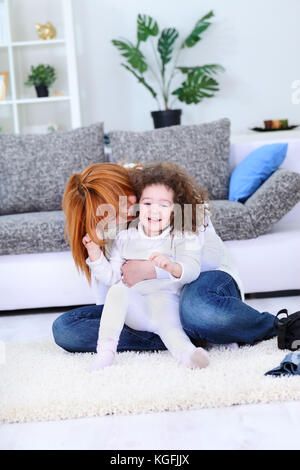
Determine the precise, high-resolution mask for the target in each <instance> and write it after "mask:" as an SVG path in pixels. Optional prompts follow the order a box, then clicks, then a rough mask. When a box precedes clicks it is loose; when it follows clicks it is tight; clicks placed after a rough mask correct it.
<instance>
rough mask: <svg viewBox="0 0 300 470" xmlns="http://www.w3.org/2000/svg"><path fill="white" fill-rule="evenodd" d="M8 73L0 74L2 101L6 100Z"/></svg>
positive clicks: (0, 97) (0, 96)
mask: <svg viewBox="0 0 300 470" xmlns="http://www.w3.org/2000/svg"><path fill="white" fill-rule="evenodd" d="M7 82H8V72H0V101H5V100H6V90H7Z"/></svg>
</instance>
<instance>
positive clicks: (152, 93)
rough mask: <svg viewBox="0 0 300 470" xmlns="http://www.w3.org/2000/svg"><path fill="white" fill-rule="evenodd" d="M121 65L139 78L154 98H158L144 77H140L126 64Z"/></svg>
mask: <svg viewBox="0 0 300 470" xmlns="http://www.w3.org/2000/svg"><path fill="white" fill-rule="evenodd" d="M121 65H122V67H124V68H125V69H126V70H128V71H129V72H131V73H132V74H133V75H134V76H135V78H137V79H138V81H139V82H140V83H142V85H144V86H145V87H146V88H147V90H149V91H150V93H151V95H152V96H153V98H156V96H157V93H156V91H154V90H153V88H152V87H151V86H150V85H148V83H147V82H146V80H145V79H144V77H142V76H140V75H138V74H137V73H136V72H135V71H134V70H132V69H131V68H130V67H129V66H128V65H126V64H121Z"/></svg>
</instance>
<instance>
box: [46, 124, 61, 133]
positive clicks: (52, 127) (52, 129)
mask: <svg viewBox="0 0 300 470" xmlns="http://www.w3.org/2000/svg"><path fill="white" fill-rule="evenodd" d="M58 130H59V127H58V124H56V123H55V122H49V123H48V126H47V132H48V133H49V134H51V133H52V132H56V131H58Z"/></svg>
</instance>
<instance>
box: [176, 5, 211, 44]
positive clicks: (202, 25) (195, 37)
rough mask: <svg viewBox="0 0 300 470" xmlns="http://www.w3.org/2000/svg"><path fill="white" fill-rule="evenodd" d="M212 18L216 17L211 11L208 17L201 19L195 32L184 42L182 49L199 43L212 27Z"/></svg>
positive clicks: (195, 27)
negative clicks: (204, 33) (203, 34)
mask: <svg viewBox="0 0 300 470" xmlns="http://www.w3.org/2000/svg"><path fill="white" fill-rule="evenodd" d="M212 16H214V12H213V11H212V10H211V11H210V12H209V13H207V15H205V16H203V17H202V18H200V20H198V21H197V23H196V24H195V26H194V29H193V31H192V32H191V34H190V35H189V36H188V37H187V38H186V39H185V40H184V41H183V43H182V46H181V48H182V49H183V48H184V47H193V46H194V45H195V44H197V42H199V41H200V40H201V39H202V38H201V34H202V33H203V32H204V31H205V30H206V29H207V28H208V27H209V26H210V25H211V23H210V22H209V21H207V20H209V19H210V18H211V17H212Z"/></svg>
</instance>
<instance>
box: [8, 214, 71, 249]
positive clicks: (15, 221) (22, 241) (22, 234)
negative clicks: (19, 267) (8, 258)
mask: <svg viewBox="0 0 300 470" xmlns="http://www.w3.org/2000/svg"><path fill="white" fill-rule="evenodd" d="M64 222H65V217H64V214H63V212H62V211H50V212H28V213H27V214H12V215H3V216H1V217H0V255H10V254H14V255H19V254H22V253H46V252H53V251H66V250H69V247H68V245H67V244H66V242H65V239H64Z"/></svg>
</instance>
